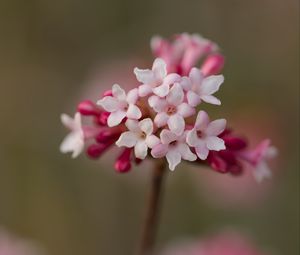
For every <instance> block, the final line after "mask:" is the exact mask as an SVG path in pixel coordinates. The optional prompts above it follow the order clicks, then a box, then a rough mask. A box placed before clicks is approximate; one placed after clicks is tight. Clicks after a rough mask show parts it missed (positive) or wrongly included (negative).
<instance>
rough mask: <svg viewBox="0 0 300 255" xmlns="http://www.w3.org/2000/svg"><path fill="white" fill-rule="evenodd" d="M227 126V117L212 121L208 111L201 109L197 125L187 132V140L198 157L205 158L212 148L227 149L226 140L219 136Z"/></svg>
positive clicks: (214, 149) (217, 149) (216, 149)
mask: <svg viewBox="0 0 300 255" xmlns="http://www.w3.org/2000/svg"><path fill="white" fill-rule="evenodd" d="M225 127H226V120H225V119H219V120H214V121H212V122H210V121H209V117H208V115H207V113H206V112H205V111H200V112H199V113H198V115H197V119H196V122H195V126H194V127H193V129H192V130H190V131H188V132H187V138H186V141H187V143H188V145H189V146H191V147H194V148H195V151H196V153H197V155H198V157H199V158H200V159H202V160H205V159H206V158H207V156H208V153H209V151H210V150H213V151H220V150H225V148H226V147H225V143H224V141H223V140H222V139H221V138H219V137H218V135H220V134H221V133H222V132H223V131H224V129H225Z"/></svg>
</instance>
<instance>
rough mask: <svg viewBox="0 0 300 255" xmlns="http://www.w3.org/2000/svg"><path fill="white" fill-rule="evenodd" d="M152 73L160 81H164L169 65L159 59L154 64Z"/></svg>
mask: <svg viewBox="0 0 300 255" xmlns="http://www.w3.org/2000/svg"><path fill="white" fill-rule="evenodd" d="M152 71H153V73H154V75H155V77H156V78H157V79H159V80H162V79H163V78H165V77H166V75H167V65H166V63H165V61H163V59H161V58H157V59H155V60H154V62H153V66H152Z"/></svg>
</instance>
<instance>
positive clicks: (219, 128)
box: [205, 119, 226, 136]
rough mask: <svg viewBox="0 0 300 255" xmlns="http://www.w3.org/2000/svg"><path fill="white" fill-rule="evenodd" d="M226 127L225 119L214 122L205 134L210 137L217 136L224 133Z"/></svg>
mask: <svg viewBox="0 0 300 255" xmlns="http://www.w3.org/2000/svg"><path fill="white" fill-rule="evenodd" d="M225 127H226V120H225V119H218V120H214V121H212V122H210V123H209V124H208V126H207V128H206V131H205V133H206V134H207V135H209V136H217V135H219V134H221V133H222V132H223V131H224V129H225Z"/></svg>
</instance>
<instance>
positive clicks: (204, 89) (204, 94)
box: [181, 68, 224, 107]
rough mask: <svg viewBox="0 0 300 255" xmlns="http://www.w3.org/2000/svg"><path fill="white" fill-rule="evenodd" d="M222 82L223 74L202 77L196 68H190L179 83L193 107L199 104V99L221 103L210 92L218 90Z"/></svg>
mask: <svg viewBox="0 0 300 255" xmlns="http://www.w3.org/2000/svg"><path fill="white" fill-rule="evenodd" d="M223 82H224V76H223V75H211V76H208V77H204V75H203V74H202V73H201V71H200V70H199V69H198V68H192V70H191V71H190V73H189V77H184V78H183V79H182V81H181V85H182V87H183V88H184V89H185V90H186V91H187V101H188V103H189V104H190V105H191V106H193V107H195V106H197V105H198V104H200V102H201V100H202V101H204V102H206V103H210V104H214V105H221V101H220V100H219V99H217V98H216V97H215V96H213V95H212V94H214V93H215V92H217V91H218V90H219V88H220V86H221V84H222V83H223Z"/></svg>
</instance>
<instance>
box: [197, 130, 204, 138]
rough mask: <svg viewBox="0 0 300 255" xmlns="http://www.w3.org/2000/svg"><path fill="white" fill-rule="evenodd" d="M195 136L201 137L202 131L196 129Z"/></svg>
mask: <svg viewBox="0 0 300 255" xmlns="http://www.w3.org/2000/svg"><path fill="white" fill-rule="evenodd" d="M197 136H198V137H199V138H203V136H204V134H203V132H202V131H200V130H198V131H197Z"/></svg>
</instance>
